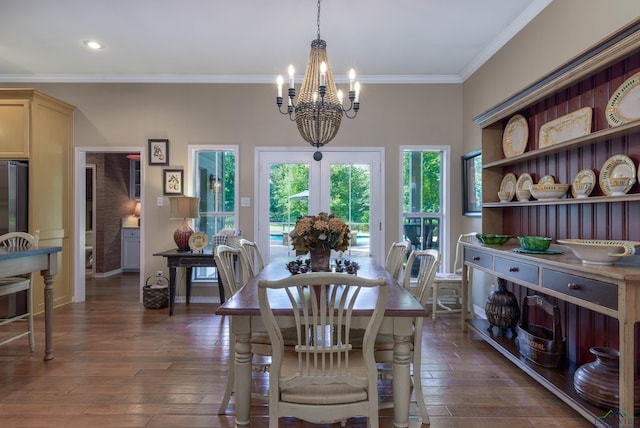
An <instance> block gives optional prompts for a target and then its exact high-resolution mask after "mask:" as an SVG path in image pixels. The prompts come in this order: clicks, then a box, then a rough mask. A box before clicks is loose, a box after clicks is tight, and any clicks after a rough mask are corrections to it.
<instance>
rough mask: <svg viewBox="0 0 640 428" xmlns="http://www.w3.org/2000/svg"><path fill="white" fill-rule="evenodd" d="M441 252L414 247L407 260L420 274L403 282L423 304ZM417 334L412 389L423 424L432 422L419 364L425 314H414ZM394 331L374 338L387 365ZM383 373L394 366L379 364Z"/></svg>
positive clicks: (380, 358)
mask: <svg viewBox="0 0 640 428" xmlns="http://www.w3.org/2000/svg"><path fill="white" fill-rule="evenodd" d="M440 260H441V255H440V252H439V251H438V250H435V249H429V250H413V251H412V252H411V254H409V259H408V260H407V267H406V272H411V270H412V269H413V268H414V267H417V269H416V270H417V278H416V280H415V286H414V285H413V284H412V282H413V280H412V278H411V275H408V274H407V275H405V277H404V281H403V286H404V287H405V288H406V289H407V290H409V291H410V292H411V294H413V295H414V297H415V298H416V299H417V300H418V301H419V302H420V304H421V305H422V306H426V305H427V303H428V300H429V297H430V293H429V292H430V290H431V286H432V284H433V280H434V277H435V275H436V271H437V270H438V267H439V266H440ZM413 324H414V327H413V332H414V335H413V337H412V339H411V347H412V351H411V373H412V375H411V380H412V382H413V390H414V393H415V397H416V405H417V407H418V412H419V414H420V418H421V420H422V424H429V414H428V413H427V408H426V405H425V402H424V394H423V392H422V378H421V376H420V365H421V362H422V329H423V318H414V320H413ZM394 343H395V342H394V339H393V335H390V334H379V335H377V337H376V342H375V357H376V361H377V362H378V363H383V364H386V365H387V366H388V365H389V364H391V363H393V346H394ZM380 377H382V378H387V379H388V378H391V370H390V369H389V368H388V367H385V366H382V367H381V368H380ZM390 407H393V403H392V402H391V403H389V402H385V403H381V404H380V408H390Z"/></svg>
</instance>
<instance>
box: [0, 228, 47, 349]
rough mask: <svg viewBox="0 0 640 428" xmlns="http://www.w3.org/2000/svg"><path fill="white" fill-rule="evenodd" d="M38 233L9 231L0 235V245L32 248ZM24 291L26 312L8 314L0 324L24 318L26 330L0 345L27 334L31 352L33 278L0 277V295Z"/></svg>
mask: <svg viewBox="0 0 640 428" xmlns="http://www.w3.org/2000/svg"><path fill="white" fill-rule="evenodd" d="M37 240H38V234H37V233H36V235H35V236H34V235H31V234H29V233H26V232H9V233H5V234H4V235H0V247H5V248H12V247H13V248H25V249H26V248H32V247H35V246H36V243H37ZM20 291H26V293H27V312H25V313H24V314H21V315H15V316H9V317H7V318H5V319H2V320H0V326H2V325H6V324H9V323H12V322H16V321H20V320H25V319H26V321H27V331H23V332H20V333H18V334H14V335H11V337H7V338H6V339H5V340H3V341H2V342H0V345H4V344H6V343H9V342H12V341H14V340H17V339H19V338H21V337H24V336H29V349H30V350H31V352H33V351H34V350H35V346H36V343H35V337H34V330H33V278H32V274H31V273H29V274H27V275H24V276H15V277H8V278H0V296H6V295H9V294H14V293H18V292H20Z"/></svg>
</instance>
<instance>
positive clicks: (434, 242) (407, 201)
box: [402, 147, 448, 265]
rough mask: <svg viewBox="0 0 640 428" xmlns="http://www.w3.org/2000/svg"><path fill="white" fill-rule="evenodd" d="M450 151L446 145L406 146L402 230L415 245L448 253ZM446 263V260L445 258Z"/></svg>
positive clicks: (413, 245) (443, 253)
mask: <svg viewBox="0 0 640 428" xmlns="http://www.w3.org/2000/svg"><path fill="white" fill-rule="evenodd" d="M447 155H448V151H447V149H442V148H433V147H428V148H407V147H405V148H403V149H402V230H403V237H404V239H405V240H407V241H409V242H410V243H411V249H412V250H416V249H421V250H424V249H429V248H433V249H436V250H439V251H440V252H442V255H443V258H444V256H445V254H446V248H444V247H446V243H445V242H443V240H442V239H441V237H443V236H447V235H446V233H444V230H445V228H446V227H448V225H446V224H445V213H446V209H445V207H446V206H447V203H448V200H447V198H446V192H445V191H444V189H445V184H446V180H445V177H447V176H448V174H447V169H446V159H447ZM442 264H443V265H444V264H445V263H444V260H443V263H442Z"/></svg>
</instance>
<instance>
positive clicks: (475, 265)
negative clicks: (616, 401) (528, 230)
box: [462, 241, 640, 427]
mask: <svg viewBox="0 0 640 428" xmlns="http://www.w3.org/2000/svg"><path fill="white" fill-rule="evenodd" d="M512 242H513V241H510V243H507V244H505V245H503V246H500V247H489V246H484V245H482V244H478V243H463V246H464V247H463V251H464V253H463V260H464V264H463V273H462V278H463V284H462V305H463V306H462V307H465V305H466V303H467V301H468V299H469V294H470V290H469V289H468V288H469V287H471V286H473V284H467V280H466V278H467V272H468V269H478V270H481V271H484V272H487V273H489V274H491V275H495V276H497V277H500V278H503V279H505V280H507V281H511V282H513V283H516V284H519V285H521V286H523V287H526V288H528V289H530V290H533V291H535V292H539V293H543V294H545V295H548V296H552V297H555V298H558V299H560V300H563V301H565V302H569V303H573V304H575V305H578V306H580V307H583V308H587V309H589V310H591V311H595V312H598V313H602V314H605V315H608V316H610V317H612V318H615V319H617V320H618V323H619V342H620V379H619V388H620V409H619V412H620V413H621V414H622V415H628V416H630V417H631V418H633V413H634V412H633V409H634V382H633V379H634V368H635V329H634V327H635V323H636V322H638V321H640V266H638V265H635V264H634V263H636V262H637V260H634V262H632V263H627V262H621V263H616V264H615V265H612V266H595V265H583V264H582V262H581V261H580V260H579V259H578V258H576V257H575V256H574V255H573V253H572V252H571V250H570V249H569V248H567V247H564V246H559V245H558V246H555V245H554V246H552V248H555V249H561V250H564V253H563V254H560V255H531V254H520V253H515V252H513V249H514V248H516V247H519V245H513V244H512ZM629 259H637V257H630V258H629ZM468 318H469V314H467V313H466V312H465V311H463V313H462V321H463V322H462V326H463V329H465V330H466V328H467V327H469V328H471V329H472V330H474V331H475V332H476V333H478V334H479V335H480V336H482V338H483V339H485V340H486V341H487V342H488V343H489V344H491V345H492V346H493V347H494V348H496V349H497V350H498V351H499V352H500V353H502V354H503V355H504V356H505V357H507V358H508V359H509V360H511V361H512V362H513V363H514V364H516V365H517V366H518V367H520V368H521V369H522V370H523V371H524V372H526V373H527V374H529V375H530V376H531V377H532V378H534V379H535V380H537V381H538V382H539V383H541V384H542V385H543V386H545V387H546V388H547V389H548V390H550V391H551V392H553V393H554V394H555V395H556V396H558V397H559V398H560V399H562V400H563V401H564V402H565V403H567V404H568V405H569V406H571V407H572V408H573V409H575V410H576V411H577V412H578V413H580V414H581V415H583V416H584V417H585V418H587V419H588V420H589V421H591V422H593V423H594V424H595V425H596V426H603V427H608V426H633V421H628V422H627V423H630V425H627V423H621V424H620V425H617V424H616V425H610V424H609V423H608V422H611V421H610V420H609V421H607V420H604V419H602V418H601V417H602V416H603V415H604V414H606V412H607V410H606V409H605V410H603V409H600V408H598V407H595V406H592V405H591V404H589V403H588V402H587V401H585V400H583V399H581V398H580V397H579V396H578V395H577V394H576V392H575V390H574V388H573V374H574V372H575V369H577V367H576V365H575V363H574V364H572V363H571V362H569V363H568V364H567V365H565V367H563V368H560V369H547V368H544V367H541V366H538V365H537V364H534V363H531V362H528V361H526V360H525V359H524V358H523V357H521V356H520V354H519V351H518V350H517V348H516V346H515V344H514V343H513V340H512V339H511V338H510V337H498V336H495V335H493V334H492V333H491V332H490V331H488V327H489V323H488V322H487V320H480V319H468ZM611 410H612V411H614V412H615V411H616V410H617V409H611Z"/></svg>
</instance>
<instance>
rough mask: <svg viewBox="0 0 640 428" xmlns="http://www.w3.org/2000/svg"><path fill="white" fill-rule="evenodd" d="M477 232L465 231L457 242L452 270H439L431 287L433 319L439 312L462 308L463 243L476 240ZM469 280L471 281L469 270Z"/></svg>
mask: <svg viewBox="0 0 640 428" xmlns="http://www.w3.org/2000/svg"><path fill="white" fill-rule="evenodd" d="M475 241H477V239H476V232H470V233H463V234H462V235H460V236H459V237H458V242H457V243H456V257H455V261H454V263H453V271H452V272H437V273H436V276H435V278H434V280H433V287H432V289H431V291H432V296H431V319H432V320H433V321H435V320H436V315H437V314H443V313H456V312H460V311H461V310H462V305H461V299H462V296H461V294H462V262H463V261H462V256H463V255H462V249H463V248H462V243H463V242H475ZM467 280H468V281H471V272H469V277H468V278H467Z"/></svg>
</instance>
